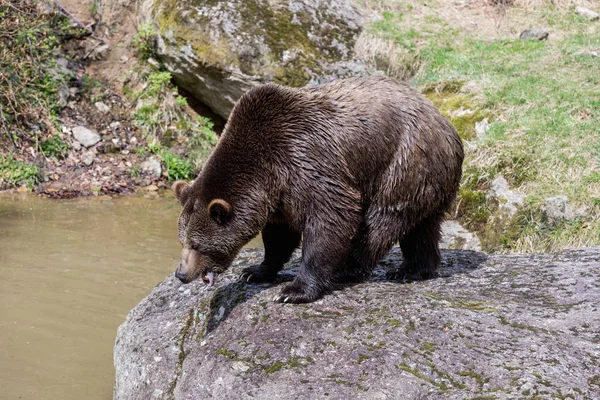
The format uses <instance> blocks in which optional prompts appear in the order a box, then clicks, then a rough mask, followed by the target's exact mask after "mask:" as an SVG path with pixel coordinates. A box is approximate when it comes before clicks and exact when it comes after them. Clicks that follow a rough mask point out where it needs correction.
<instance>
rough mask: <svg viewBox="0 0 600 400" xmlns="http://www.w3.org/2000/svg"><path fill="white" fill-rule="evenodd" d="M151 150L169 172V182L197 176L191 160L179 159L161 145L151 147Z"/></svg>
mask: <svg viewBox="0 0 600 400" xmlns="http://www.w3.org/2000/svg"><path fill="white" fill-rule="evenodd" d="M149 149H150V152H152V153H154V154H157V155H159V156H160V157H161V158H162V160H163V163H164V165H165V169H166V171H167V180H169V181H178V180H189V179H192V178H193V177H194V176H196V174H195V169H194V164H193V163H192V162H191V161H190V160H187V159H185V158H183V157H179V156H177V155H175V154H173V153H172V152H171V151H170V150H169V149H168V148H164V147H162V146H160V145H151V146H149Z"/></svg>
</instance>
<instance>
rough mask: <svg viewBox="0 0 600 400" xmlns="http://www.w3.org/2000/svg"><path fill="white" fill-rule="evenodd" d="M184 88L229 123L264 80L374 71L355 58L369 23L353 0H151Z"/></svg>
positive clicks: (152, 17)
mask: <svg viewBox="0 0 600 400" xmlns="http://www.w3.org/2000/svg"><path fill="white" fill-rule="evenodd" d="M140 16H141V20H143V21H152V22H153V23H154V24H155V25H156V26H157V28H158V29H157V31H158V37H157V43H156V44H157V49H156V50H157V53H158V56H159V57H160V58H161V60H162V61H163V63H164V65H165V67H166V68H167V69H168V70H169V71H170V72H171V73H172V74H173V76H174V78H175V80H176V82H177V83H178V84H179V85H180V86H183V87H185V88H186V89H187V90H188V91H190V92H191V93H192V94H194V95H195V96H196V97H198V99H199V100H201V101H203V102H204V103H205V104H207V105H208V106H209V107H211V108H212V109H213V111H215V112H216V113H218V114H219V115H221V116H222V117H224V118H227V116H228V115H229V112H230V111H231V108H232V107H233V104H234V102H235V101H236V100H237V99H238V98H239V97H240V96H241V95H242V94H243V93H244V92H245V91H246V90H248V89H249V88H251V87H252V86H254V85H256V84H259V83H263V82H275V83H279V84H283V85H288V86H296V87H299V86H304V85H306V84H309V83H321V82H327V81H330V80H333V79H337V78H344V77H349V76H357V75H365V74H367V73H369V72H370V71H369V70H368V68H367V67H366V66H365V65H364V64H363V63H362V62H361V61H359V60H356V59H355V58H354V45H355V42H356V39H357V37H358V35H359V34H360V32H361V30H362V23H363V18H362V16H361V15H360V13H359V12H358V11H357V10H356V9H355V8H354V7H353V5H352V3H351V1H349V0H336V1H325V0H304V1H291V0H289V1H281V0H280V1H266V0H230V1H217V0H186V1H174V0H144V1H143V2H142V4H141V6H140Z"/></svg>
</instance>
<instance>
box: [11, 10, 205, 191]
mask: <svg viewBox="0 0 600 400" xmlns="http://www.w3.org/2000/svg"><path fill="white" fill-rule="evenodd" d="M94 4H96V3H94ZM152 29H153V28H152V27H151V26H148V25H142V26H140V27H139V29H138V33H137V34H136V35H135V37H134V38H133V40H132V42H131V43H128V44H125V43H120V44H119V46H123V47H125V46H127V48H128V53H127V54H129V55H128V56H126V57H128V58H130V59H131V62H128V63H127V64H124V65H123V71H120V76H119V77H118V78H119V79H121V78H122V79H124V80H126V81H127V82H128V84H127V85H126V86H124V92H125V93H124V95H123V96H120V95H119V94H117V93H116V92H115V89H114V85H113V84H114V83H115V82H102V81H100V80H98V79H97V78H96V77H95V76H92V75H90V74H89V73H88V69H90V68H88V67H90V65H91V63H93V62H94V61H93V60H91V59H90V58H88V55H89V54H91V52H92V50H93V49H95V48H97V47H98V46H99V44H100V43H101V40H103V39H98V37H97V36H96V35H94V37H93V38H92V37H91V35H92V33H91V29H85V28H81V27H80V26H79V24H78V23H76V22H74V20H73V19H72V18H71V17H70V16H69V15H68V13H67V14H65V11H64V10H62V9H60V8H57V7H56V5H55V4H54V3H53V2H51V1H37V0H0V42H1V43H2V46H0V190H3V189H7V188H14V187H20V186H25V187H26V188H28V189H30V190H36V191H37V192H40V193H46V189H47V187H49V186H52V187H51V188H50V190H51V192H49V193H51V194H53V195H54V193H57V192H59V193H62V192H66V193H68V195H69V196H71V195H73V193H80V194H84V195H85V194H90V193H95V194H98V193H100V192H102V191H103V190H104V191H107V192H108V191H110V192H119V191H118V190H120V189H119V188H117V190H115V185H116V186H120V187H123V188H132V187H135V186H140V185H141V186H146V185H148V184H149V183H151V182H152V181H163V184H164V181H167V182H168V181H173V180H177V179H192V178H193V177H194V176H195V174H196V171H197V169H198V167H199V166H200V165H201V164H202V162H203V160H205V159H206V157H207V156H208V154H209V153H210V150H211V149H212V148H213V147H214V145H215V143H216V134H215V132H214V131H213V129H212V128H213V124H212V122H211V121H210V120H209V119H208V118H204V117H200V116H196V115H195V114H194V112H193V111H192V110H191V108H190V107H189V106H188V104H187V101H186V99H185V98H184V97H182V96H180V95H179V94H178V93H177V88H176V87H175V86H174V85H173V84H172V82H171V75H170V73H169V72H167V71H165V70H164V69H163V68H162V66H161V65H160V63H159V62H157V61H156V60H153V62H152V63H150V62H148V59H149V58H150V57H152V56H153V53H152V52H153V38H154V32H153V30H152ZM106 40H108V39H106ZM89 49H92V50H89ZM116 78H117V77H115V79H116ZM98 103H102V104H101V106H103V107H104V108H106V109H107V111H101V110H100V108H98ZM107 104H108V106H107ZM82 124H83V125H85V126H86V127H88V128H92V129H95V130H96V131H97V132H101V134H102V136H103V138H102V140H101V142H100V143H99V144H98V146H93V147H91V148H84V149H81V146H80V145H79V143H76V140H75V139H74V138H73V136H71V134H70V129H71V127H73V126H77V125H82ZM113 143H114V145H113ZM86 152H87V154H86V155H85V157H87V161H88V163H87V164H84V163H83V158H84V153H86ZM117 154H118V156H117V157H118V158H116V157H115V156H114V155H117ZM90 155H91V157H92V160H91V161H90V159H89V158H90ZM150 157H151V158H155V159H158V160H159V161H160V163H161V167H162V173H161V174H160V176H152V177H149V176H147V174H145V172H144V171H143V168H142V164H143V161H145V160H147V159H148V158H150ZM115 159H118V161H116V162H115ZM119 161H120V162H121V163H120V164H119ZM98 175H100V176H112V180H111V181H112V182H113V184H112V186H107V185H106V184H105V183H104V182H105V180H103V181H100V180H99V179H97V176H98ZM53 181H54V183H53ZM58 197H60V194H59V195H58Z"/></svg>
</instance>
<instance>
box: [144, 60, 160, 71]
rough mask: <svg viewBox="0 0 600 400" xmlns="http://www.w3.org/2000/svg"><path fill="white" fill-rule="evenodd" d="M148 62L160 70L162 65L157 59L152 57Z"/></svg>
mask: <svg viewBox="0 0 600 400" xmlns="http://www.w3.org/2000/svg"><path fill="white" fill-rule="evenodd" d="M147 61H148V64H150V65H152V66H153V67H154V68H156V69H159V68H160V63H159V62H158V61H157V60H156V59H154V58H152V57H150V58H148V60H147Z"/></svg>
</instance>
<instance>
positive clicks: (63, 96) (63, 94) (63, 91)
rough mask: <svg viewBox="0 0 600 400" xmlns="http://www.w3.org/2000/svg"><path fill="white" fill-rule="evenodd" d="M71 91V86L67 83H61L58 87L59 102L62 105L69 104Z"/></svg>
mask: <svg viewBox="0 0 600 400" xmlns="http://www.w3.org/2000/svg"><path fill="white" fill-rule="evenodd" d="M70 95H71V94H70V92H69V87H68V86H66V85H61V86H60V87H59V88H58V92H57V93H56V97H57V100H56V101H57V103H58V105H59V106H61V107H66V106H67V104H68V103H69V96H70Z"/></svg>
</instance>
